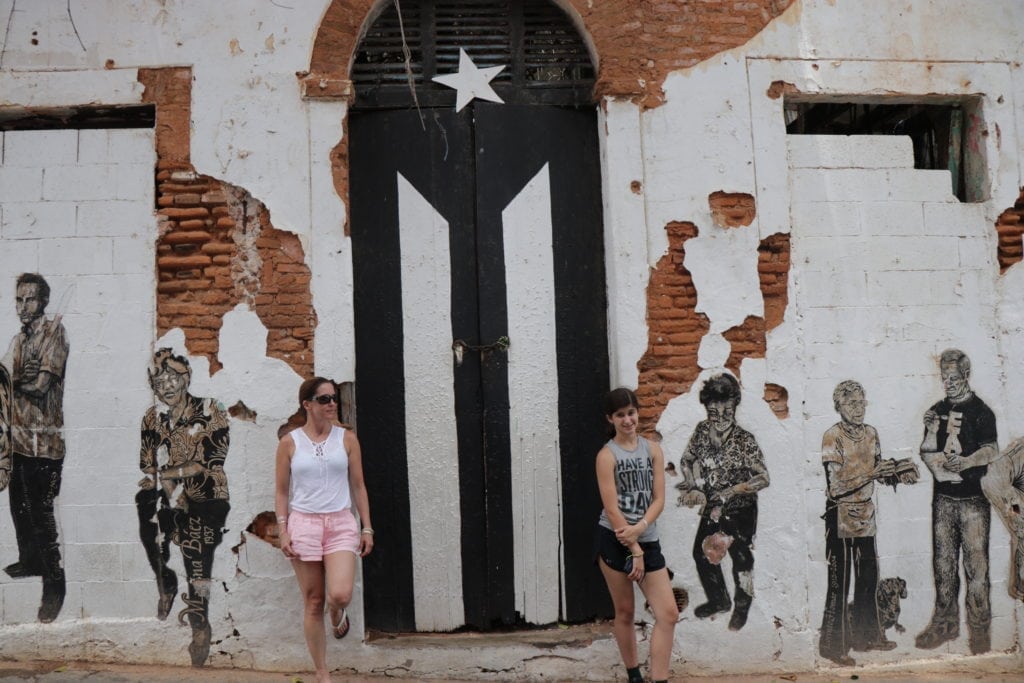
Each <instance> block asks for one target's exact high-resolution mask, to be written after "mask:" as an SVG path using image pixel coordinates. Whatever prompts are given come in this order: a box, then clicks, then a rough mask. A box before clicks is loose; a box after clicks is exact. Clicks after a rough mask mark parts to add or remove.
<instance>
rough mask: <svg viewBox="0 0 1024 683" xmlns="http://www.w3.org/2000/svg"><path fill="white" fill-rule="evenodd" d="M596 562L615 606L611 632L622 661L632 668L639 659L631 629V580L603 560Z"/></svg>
mask: <svg viewBox="0 0 1024 683" xmlns="http://www.w3.org/2000/svg"><path fill="white" fill-rule="evenodd" d="M597 564H598V565H599V566H600V567H601V573H602V574H604V581H605V583H607V584H608V592H609V593H610V594H611V596H612V604H613V605H614V606H615V622H614V626H613V627H612V633H613V634H614V635H615V642H616V643H617V644H618V646H619V654H620V655H622V663H623V664H625V665H626V668H627V669H632V668H633V667H635V666H637V665H638V663H639V661H640V660H639V659H638V657H637V654H636V633H635V632H634V629H633V618H634V616H635V610H636V604H635V602H634V598H633V582H632V581H631V580H630V579H629V577H628V576H626V575H625V574H623V573H622V572H617V571H615V570H614V569H612V568H611V567H609V566H608V565H606V564H605V563H604V560H601V559H598V561H597Z"/></svg>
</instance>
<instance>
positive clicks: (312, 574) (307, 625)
mask: <svg viewBox="0 0 1024 683" xmlns="http://www.w3.org/2000/svg"><path fill="white" fill-rule="evenodd" d="M292 567H294V568H295V578H297V579H298V580H299V590H301V591H302V603H303V618H302V630H303V632H304V633H305V635H306V646H307V647H308V648H309V654H310V655H311V656H312V657H313V667H314V668H315V669H316V682H317V683H326V682H328V681H330V680H331V674H330V672H329V671H328V670H327V640H326V637H325V635H324V563H323V562H303V561H302V560H292Z"/></svg>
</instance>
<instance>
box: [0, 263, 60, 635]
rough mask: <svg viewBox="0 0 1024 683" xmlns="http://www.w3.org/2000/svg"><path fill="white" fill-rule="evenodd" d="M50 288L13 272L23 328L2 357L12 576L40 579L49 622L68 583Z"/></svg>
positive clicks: (56, 323) (42, 617)
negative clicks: (7, 408)
mask: <svg viewBox="0 0 1024 683" xmlns="http://www.w3.org/2000/svg"><path fill="white" fill-rule="evenodd" d="M49 301H50V285H49V284H48V283H47V282H46V280H45V279H44V278H43V277H42V276H41V275H39V274H38V273H23V274H22V275H21V276H19V277H18V280H17V286H16V294H15V309H16V310H17V313H18V319H19V320H20V321H21V331H20V332H18V333H17V334H16V335H15V336H14V339H13V340H11V346H10V348H9V349H8V351H7V355H6V356H5V357H4V365H5V366H6V367H7V370H8V373H9V375H10V383H11V441H12V444H11V450H12V453H13V454H12V458H11V474H10V484H9V486H10V494H9V495H10V505H11V519H12V521H13V522H14V532H15V536H16V537H17V541H18V560H17V561H16V562H13V563H11V564H9V565H7V566H6V567H5V568H4V571H5V572H7V574H8V575H9V576H11V577H12V578H22V577H28V576H40V577H42V580H43V594H42V599H41V601H40V604H39V612H38V618H39V621H42V622H50V621H53V620H54V619H56V618H57V615H58V614H60V610H61V607H62V606H63V605H64V596H65V593H66V590H67V589H66V584H65V578H64V566H63V563H62V560H61V550H60V543H59V539H58V532H57V519H56V515H55V513H54V501H55V499H56V498H57V496H58V495H59V494H60V485H61V474H62V471H63V468H64V453H65V449H64V434H63V429H64V372H65V369H66V367H67V360H68V349H69V345H68V338H67V332H66V331H65V329H64V325H63V324H62V323H61V321H60V316H59V315H58V316H56V317H54V318H53V319H47V318H46V316H45V315H44V312H45V310H46V306H47V304H48V303H49Z"/></svg>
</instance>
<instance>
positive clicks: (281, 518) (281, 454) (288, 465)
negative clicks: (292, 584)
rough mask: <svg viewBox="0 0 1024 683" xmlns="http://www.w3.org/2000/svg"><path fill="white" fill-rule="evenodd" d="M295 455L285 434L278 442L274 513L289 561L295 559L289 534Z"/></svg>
mask: <svg viewBox="0 0 1024 683" xmlns="http://www.w3.org/2000/svg"><path fill="white" fill-rule="evenodd" d="M294 453H295V442H294V441H292V437H290V436H289V435H287V434H285V435H284V436H283V437H281V440H280V441H278V442H277V455H276V456H275V469H274V511H275V513H276V514H277V532H278V535H279V537H280V539H281V550H282V551H284V554H285V557H288V558H289V559H291V558H293V557H295V553H293V552H292V539H291V536H290V535H289V534H288V494H289V489H290V488H291V481H292V455H293V454H294Z"/></svg>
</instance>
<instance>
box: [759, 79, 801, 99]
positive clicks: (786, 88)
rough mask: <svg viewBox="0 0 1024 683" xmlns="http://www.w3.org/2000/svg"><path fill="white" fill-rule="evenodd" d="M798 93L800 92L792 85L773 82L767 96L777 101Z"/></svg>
mask: <svg viewBox="0 0 1024 683" xmlns="http://www.w3.org/2000/svg"><path fill="white" fill-rule="evenodd" d="M798 92H800V90H799V89H798V88H797V87H796V86H795V85H793V84H792V83H786V82H785V81H773V82H772V84H771V85H770V86H768V90H767V91H766V92H765V95H767V96H768V97H770V98H772V99H773V100H777V99H779V98H780V97H782V96H783V95H794V94H796V93H798Z"/></svg>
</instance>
